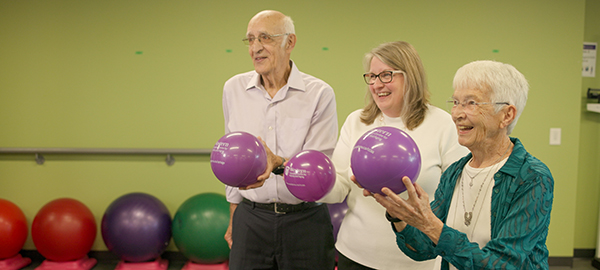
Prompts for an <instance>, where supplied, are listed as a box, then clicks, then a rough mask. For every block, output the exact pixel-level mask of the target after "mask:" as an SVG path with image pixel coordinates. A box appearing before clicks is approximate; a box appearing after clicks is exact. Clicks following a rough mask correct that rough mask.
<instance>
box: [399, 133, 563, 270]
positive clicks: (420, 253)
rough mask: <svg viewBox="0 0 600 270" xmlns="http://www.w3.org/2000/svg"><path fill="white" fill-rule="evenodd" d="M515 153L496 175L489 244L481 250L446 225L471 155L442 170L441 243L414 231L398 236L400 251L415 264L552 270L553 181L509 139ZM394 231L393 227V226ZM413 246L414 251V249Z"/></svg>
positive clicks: (436, 205)
mask: <svg viewBox="0 0 600 270" xmlns="http://www.w3.org/2000/svg"><path fill="white" fill-rule="evenodd" d="M511 141H512V142H513V143H514V144H515V146H514V148H513V152H512V153H511V155H510V156H509V158H508V160H507V161H506V163H505V164H504V166H502V168H501V169H500V170H499V171H498V172H497V173H496V174H494V188H493V193H492V206H491V219H492V222H491V225H492V231H491V240H490V241H489V242H488V243H487V244H486V245H485V246H484V247H483V248H479V246H478V244H477V243H471V242H469V239H468V238H467V235H465V234H464V233H462V232H459V231H457V230H455V229H453V228H451V227H449V226H447V225H446V224H445V223H446V220H447V217H448V209H449V207H450V203H451V200H452V194H453V192H454V186H455V185H456V182H457V179H458V178H459V177H460V175H461V173H462V170H463V168H464V166H465V164H466V163H467V162H468V161H469V160H470V159H471V157H472V155H471V154H469V155H467V156H466V157H464V158H462V159H461V160H459V161H457V162H456V163H454V164H452V166H450V167H449V168H448V170H446V172H444V174H443V175H442V178H441V180H440V185H439V187H438V189H437V190H436V193H435V200H434V201H433V202H432V203H431V209H432V210H433V212H434V213H435V215H436V216H437V217H438V218H440V219H441V220H442V221H443V222H444V228H443V229H442V233H441V235H440V239H439V241H438V244H437V245H434V244H433V243H432V241H431V240H430V239H429V237H427V236H426V235H425V234H423V233H422V232H420V231H419V230H417V229H416V228H414V227H411V226H406V228H405V229H404V230H402V231H401V232H396V242H397V244H398V247H399V248H400V249H401V250H402V251H403V252H404V253H406V255H408V256H409V257H411V258H413V259H415V260H427V259H431V258H435V257H436V256H442V258H443V259H444V260H443V262H442V269H448V263H451V264H452V265H454V266H456V267H457V268H459V269H469V268H477V269H480V268H485V269H491V268H502V269H522V268H524V269H548V248H547V247H546V237H547V235H548V225H549V224H550V212H551V210H552V200H553V197H554V195H553V192H554V179H553V178H552V174H551V173H550V170H549V169H548V167H546V165H544V163H542V162H541V161H540V160H538V159H537V158H535V157H533V156H532V155H531V154H529V153H528V152H527V151H526V150H525V148H524V147H523V144H521V141H519V139H516V138H511ZM392 229H394V226H393V225H392ZM406 245H410V246H411V247H412V248H414V249H415V250H416V251H412V250H411V249H409V248H408V247H407V246H406Z"/></svg>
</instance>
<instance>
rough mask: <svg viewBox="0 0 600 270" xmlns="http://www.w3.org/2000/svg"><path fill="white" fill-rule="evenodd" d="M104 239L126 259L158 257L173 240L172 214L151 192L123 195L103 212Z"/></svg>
mask: <svg viewBox="0 0 600 270" xmlns="http://www.w3.org/2000/svg"><path fill="white" fill-rule="evenodd" d="M102 239H103V240H104V243H105V244H106V247H108V250H110V251H112V252H113V253H115V254H117V255H118V256H119V258H120V259H121V260H123V261H128V262H145V261H151V260H155V259H157V258H159V257H160V255H161V254H162V253H163V252H164V251H165V249H166V248H167V245H168V244H169V241H170V240H171V213H170V212H169V210H168V209H167V207H166V206H165V205H164V204H163V203H162V202H161V201H160V200H159V199H157V198H156V197H154V196H152V195H149V194H146V193H129V194H126V195H123V196H121V197H119V198H117V199H116V200H115V201H113V202H112V203H111V204H110V205H109V206H108V208H107V209H106V211H105V212H104V216H103V217H102Z"/></svg>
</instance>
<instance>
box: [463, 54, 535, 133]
mask: <svg viewBox="0 0 600 270" xmlns="http://www.w3.org/2000/svg"><path fill="white" fill-rule="evenodd" d="M453 87H454V89H458V88H461V89H468V88H472V89H479V90H489V91H490V93H491V102H508V103H509V104H511V105H514V106H515V107H516V108H517V114H516V115H515V119H514V120H513V121H512V123H510V124H509V125H508V127H507V134H510V133H511V132H512V130H513V129H514V128H515V125H516V124H517V120H519V116H521V113H522V112H523V110H524V109H525V104H526V103H527V92H528V91H529V83H527V80H526V79H525V76H523V74H521V72H519V71H518V70H517V69H516V68H515V67H513V66H512V65H510V64H505V63H500V62H496V61H491V60H481V61H474V62H471V63H468V64H466V65H464V66H462V67H461V68H459V69H458V71H456V75H455V76H454V82H453ZM501 108H502V107H501V106H497V107H496V112H498V111H499V110H500V109H501Z"/></svg>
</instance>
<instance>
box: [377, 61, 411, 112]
mask: <svg viewBox="0 0 600 270" xmlns="http://www.w3.org/2000/svg"><path fill="white" fill-rule="evenodd" d="M393 70H395V69H393V68H392V67H390V66H388V65H386V64H384V63H383V62H382V61H381V60H379V58H377V57H373V59H371V64H370V68H369V73H373V74H379V73H381V72H383V71H393ZM369 91H370V92H371V97H372V98H373V100H374V101H375V104H377V107H379V109H380V110H381V112H382V113H384V114H385V115H387V116H388V117H400V113H401V112H402V103H403V102H404V74H403V73H395V74H394V75H393V79H392V81H391V82H389V83H382V82H381V81H380V80H379V78H377V79H375V83H374V84H372V85H369Z"/></svg>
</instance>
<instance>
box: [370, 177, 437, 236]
mask: <svg viewBox="0 0 600 270" xmlns="http://www.w3.org/2000/svg"><path fill="white" fill-rule="evenodd" d="M402 182H403V183H404V186H406V192H407V193H408V199H406V200H405V199H402V198H401V197H400V196H398V195H397V194H395V193H394V192H392V191H391V190H390V189H389V188H385V187H384V188H382V189H381V192H383V194H385V196H384V195H381V194H377V193H374V194H372V196H373V197H374V198H375V200H376V201H377V202H378V203H379V204H381V205H382V206H383V207H385V209H386V210H387V212H388V213H389V214H390V215H391V216H393V217H397V218H399V219H401V220H402V221H403V222H406V223H407V224H408V225H410V226H413V227H415V228H417V229H418V230H420V231H421V232H423V233H425V234H426V235H427V236H429V238H430V239H431V240H432V241H433V242H434V243H435V244H437V242H438V240H439V237H440V234H441V233H442V229H443V227H444V223H443V222H442V221H441V220H440V219H439V218H437V217H436V216H435V214H434V213H433V211H431V206H430V205H429V195H427V193H426V192H425V191H424V190H423V188H421V186H420V185H419V184H417V183H415V184H413V183H412V182H411V181H410V179H409V178H408V177H404V178H402ZM398 225H401V226H400V227H401V229H400V230H398V231H401V230H403V229H404V227H405V226H404V225H403V224H398ZM396 229H399V228H398V226H397V227H396Z"/></svg>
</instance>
